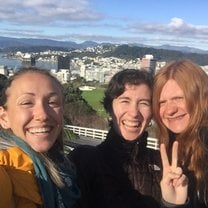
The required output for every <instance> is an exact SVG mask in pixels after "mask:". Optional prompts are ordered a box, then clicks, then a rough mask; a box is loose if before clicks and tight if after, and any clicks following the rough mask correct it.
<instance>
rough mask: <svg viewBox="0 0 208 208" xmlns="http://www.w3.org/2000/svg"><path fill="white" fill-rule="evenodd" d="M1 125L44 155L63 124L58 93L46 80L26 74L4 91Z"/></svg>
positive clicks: (55, 87) (49, 79)
mask: <svg viewBox="0 0 208 208" xmlns="http://www.w3.org/2000/svg"><path fill="white" fill-rule="evenodd" d="M0 110H1V111H0V112H1V114H0V115H1V125H2V127H3V128H6V129H11V130H12V132H13V133H14V134H15V135H16V136H18V137H20V138H21V139H23V140H24V141H25V142H26V143H28V144H29V145H30V146H31V147H32V148H33V149H34V150H35V151H37V152H47V151H48V150H49V149H50V148H51V147H52V146H53V144H54V143H55V141H56V139H57V138H58V136H59V134H60V132H61V129H62V123H63V103H62V93H61V89H60V87H59V86H58V84H57V83H55V81H54V80H52V79H51V78H50V77H49V76H47V75H43V74H40V73H34V72H32V73H31V72H29V73H25V74H22V75H21V76H19V77H17V78H16V79H15V80H14V81H13V82H12V84H11V86H10V87H9V88H8V89H7V102H6V107H5V108H3V107H1V108H0Z"/></svg>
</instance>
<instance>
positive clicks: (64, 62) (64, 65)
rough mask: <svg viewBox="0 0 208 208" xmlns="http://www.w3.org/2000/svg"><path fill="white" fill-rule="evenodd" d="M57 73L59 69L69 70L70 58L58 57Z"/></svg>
mask: <svg viewBox="0 0 208 208" xmlns="http://www.w3.org/2000/svg"><path fill="white" fill-rule="evenodd" d="M57 60H58V71H59V70H61V69H68V70H70V61H71V58H70V57H69V56H58V59H57Z"/></svg>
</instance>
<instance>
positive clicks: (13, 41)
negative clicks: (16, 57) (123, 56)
mask: <svg viewBox="0 0 208 208" xmlns="http://www.w3.org/2000/svg"><path fill="white" fill-rule="evenodd" d="M97 45H111V44H110V43H101V44H98V43H96V42H94V41H85V42H83V43H79V44H78V43H76V42H73V41H56V40H50V39H32V38H10V37H3V36H0V49H1V50H9V49H18V48H29V47H30V48H34V47H41V48H43V47H44V48H50V47H51V48H65V49H83V48H87V47H96V46H97ZM112 45H113V44H112ZM129 45H132V46H138V47H146V48H150V47H151V48H155V49H165V50H175V51H181V52H184V53H200V54H208V51H205V50H201V49H197V48H192V47H186V46H184V47H180V46H171V45H161V46H149V45H144V44H139V43H133V44H129Z"/></svg>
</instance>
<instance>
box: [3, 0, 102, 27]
mask: <svg viewBox="0 0 208 208" xmlns="http://www.w3.org/2000/svg"><path fill="white" fill-rule="evenodd" d="M100 18H102V15H101V14H100V13H98V12H96V10H95V9H94V8H93V7H92V6H91V5H90V3H89V0H33V1H30V0H22V1H19V0H7V1H2V0H1V1H0V20H1V21H9V22H13V23H20V22H22V23H24V24H31V23H39V24H40V23H52V22H53V21H55V22H56V21H57V22H59V21H60V22H61V21H73V20H97V19H100Z"/></svg>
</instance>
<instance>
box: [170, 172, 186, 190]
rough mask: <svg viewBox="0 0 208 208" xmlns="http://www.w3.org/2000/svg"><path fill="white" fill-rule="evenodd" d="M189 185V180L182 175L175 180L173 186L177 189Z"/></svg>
mask: <svg viewBox="0 0 208 208" xmlns="http://www.w3.org/2000/svg"><path fill="white" fill-rule="evenodd" d="M187 184H188V178H187V177H186V176H185V175H184V174H182V175H181V176H180V177H179V178H177V179H175V180H173V185H174V186H175V187H179V186H182V187H184V186H187Z"/></svg>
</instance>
